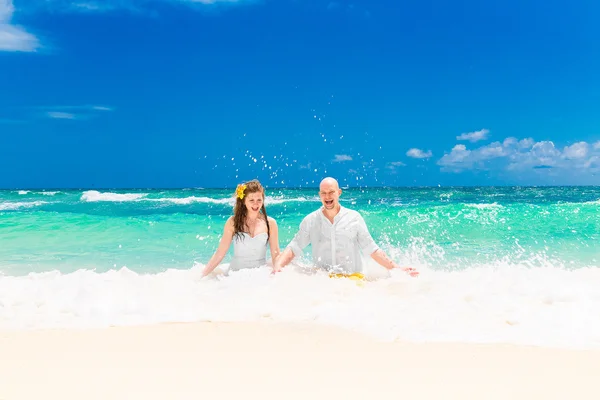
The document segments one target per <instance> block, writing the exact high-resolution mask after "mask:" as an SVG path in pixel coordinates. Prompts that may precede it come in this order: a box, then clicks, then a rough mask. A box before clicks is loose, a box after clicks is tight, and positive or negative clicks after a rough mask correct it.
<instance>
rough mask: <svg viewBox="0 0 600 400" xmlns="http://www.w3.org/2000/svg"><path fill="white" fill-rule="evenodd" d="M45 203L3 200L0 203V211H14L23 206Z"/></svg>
mask: <svg viewBox="0 0 600 400" xmlns="http://www.w3.org/2000/svg"><path fill="white" fill-rule="evenodd" d="M42 204H47V202H45V201H5V202H1V203H0V211H14V210H20V209H23V208H32V207H38V206H41V205H42Z"/></svg>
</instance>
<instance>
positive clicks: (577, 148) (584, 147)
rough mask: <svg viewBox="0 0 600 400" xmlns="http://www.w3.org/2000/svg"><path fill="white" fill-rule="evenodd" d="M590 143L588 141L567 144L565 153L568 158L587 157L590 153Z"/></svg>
mask: <svg viewBox="0 0 600 400" xmlns="http://www.w3.org/2000/svg"><path fill="white" fill-rule="evenodd" d="M588 151H589V145H588V144H587V143H586V142H578V143H575V144H573V145H571V146H566V147H565V149H564V150H563V154H564V156H565V158H567V159H578V158H585V157H586V156H587V155H588Z"/></svg>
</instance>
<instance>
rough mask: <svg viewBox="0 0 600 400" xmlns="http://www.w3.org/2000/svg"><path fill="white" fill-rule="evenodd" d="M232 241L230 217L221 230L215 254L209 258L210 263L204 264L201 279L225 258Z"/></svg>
mask: <svg viewBox="0 0 600 400" xmlns="http://www.w3.org/2000/svg"><path fill="white" fill-rule="evenodd" d="M232 239H233V217H230V218H229V219H228V220H227V222H226V223H225V228H223V236H222V237H221V241H220V242H219V247H218V248H217V251H215V254H213V256H212V257H211V259H210V261H209V262H208V263H207V264H206V267H204V271H202V277H205V276H206V275H208V274H210V273H211V272H213V271H214V269H215V268H217V265H219V263H220V262H221V261H223V258H225V255H226V254H227V252H228V251H229V246H230V245H231V241H232Z"/></svg>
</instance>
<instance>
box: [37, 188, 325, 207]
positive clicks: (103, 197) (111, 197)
mask: <svg viewBox="0 0 600 400" xmlns="http://www.w3.org/2000/svg"><path fill="white" fill-rule="evenodd" d="M48 193H50V192H48ZM147 196H148V194H147V193H111V192H104V193H102V192H98V191H96V190H88V191H86V192H83V194H82V195H81V201H85V202H98V201H107V202H130V201H143V202H156V203H165V204H169V203H171V204H179V205H187V204H193V203H207V204H229V205H231V206H233V205H234V203H235V198H234V197H225V198H212V197H206V196H201V197H198V196H188V197H161V198H149V197H147ZM317 200H318V199H316V198H315V199H309V198H305V197H296V198H283V197H271V196H266V197H265V204H266V205H267V206H268V205H269V204H282V203H289V202H305V201H317Z"/></svg>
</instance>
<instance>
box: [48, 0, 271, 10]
mask: <svg viewBox="0 0 600 400" xmlns="http://www.w3.org/2000/svg"><path fill="white" fill-rule="evenodd" d="M158 1H161V2H162V3H171V4H187V5H190V6H193V5H200V6H217V5H237V4H249V3H256V2H257V1H259V0H157V2H158ZM151 3H153V2H152V1H149V0H88V1H85V0H84V1H71V0H46V1H45V2H44V3H42V4H43V7H46V8H49V9H52V10H54V11H59V12H84V13H90V12H92V13H93V12H96V13H97V12H109V11H114V10H128V11H132V12H141V11H143V10H145V9H148V8H150V7H151Z"/></svg>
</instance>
